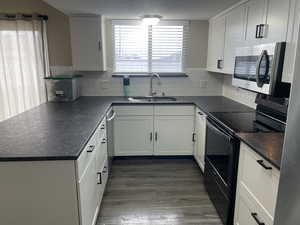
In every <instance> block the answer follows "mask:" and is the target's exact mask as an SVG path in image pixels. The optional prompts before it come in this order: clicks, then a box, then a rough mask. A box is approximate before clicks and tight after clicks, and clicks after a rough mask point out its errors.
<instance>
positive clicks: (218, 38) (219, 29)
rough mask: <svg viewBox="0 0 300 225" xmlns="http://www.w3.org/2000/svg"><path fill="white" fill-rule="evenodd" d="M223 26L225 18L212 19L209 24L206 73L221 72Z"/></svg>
mask: <svg viewBox="0 0 300 225" xmlns="http://www.w3.org/2000/svg"><path fill="white" fill-rule="evenodd" d="M225 25H226V18H225V16H222V17H218V18H216V19H213V20H211V21H210V23H209V40H208V55H207V70H208V71H212V72H223V66H224V65H223V63H224V42H225Z"/></svg>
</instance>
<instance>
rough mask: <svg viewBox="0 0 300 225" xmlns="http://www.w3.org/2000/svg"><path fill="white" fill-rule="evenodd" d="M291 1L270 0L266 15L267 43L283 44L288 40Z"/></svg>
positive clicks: (265, 38) (264, 39)
mask: <svg viewBox="0 0 300 225" xmlns="http://www.w3.org/2000/svg"><path fill="white" fill-rule="evenodd" d="M290 2H291V1H290V0H284V1H283V0H269V1H268V9H267V14H266V32H265V36H264V38H263V39H262V41H263V42H265V43H270V42H281V41H286V40H287V39H286V38H287V26H288V22H289V12H290Z"/></svg>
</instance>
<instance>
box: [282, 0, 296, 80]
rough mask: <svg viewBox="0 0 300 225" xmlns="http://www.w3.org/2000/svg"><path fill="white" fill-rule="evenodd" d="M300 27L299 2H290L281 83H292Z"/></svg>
mask: <svg viewBox="0 0 300 225" xmlns="http://www.w3.org/2000/svg"><path fill="white" fill-rule="evenodd" d="M299 27H300V1H298V0H291V4H290V17H289V24H288V26H287V29H288V31H287V43H286V51H285V60H284V66H283V72H282V81H283V82H287V83H292V81H293V77H294V68H295V64H296V52H297V45H298V37H299Z"/></svg>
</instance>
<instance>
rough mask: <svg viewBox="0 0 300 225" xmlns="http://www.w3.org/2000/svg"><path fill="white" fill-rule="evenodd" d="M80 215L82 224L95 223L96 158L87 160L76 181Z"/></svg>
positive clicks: (96, 201)
mask: <svg viewBox="0 0 300 225" xmlns="http://www.w3.org/2000/svg"><path fill="white" fill-rule="evenodd" d="M78 184H79V185H78V187H79V199H80V207H79V208H80V215H81V223H80V224H82V225H92V224H95V221H96V219H97V214H98V210H99V207H98V199H97V198H95V196H98V188H97V172H96V158H95V157H93V158H92V160H91V161H90V162H89V164H88V166H87V168H86V170H85V172H84V174H83V176H82V178H81V179H80V180H79V182H78Z"/></svg>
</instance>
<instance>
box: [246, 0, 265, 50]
mask: <svg viewBox="0 0 300 225" xmlns="http://www.w3.org/2000/svg"><path fill="white" fill-rule="evenodd" d="M246 7H247V20H246V42H245V44H246V45H250V46H251V45H256V44H259V43H261V39H260V38H257V37H256V31H257V29H256V28H257V25H259V24H265V23H266V8H267V0H251V1H249V2H248V3H247V5H246Z"/></svg>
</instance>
